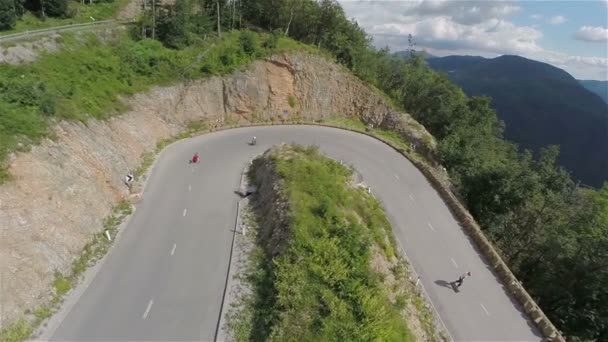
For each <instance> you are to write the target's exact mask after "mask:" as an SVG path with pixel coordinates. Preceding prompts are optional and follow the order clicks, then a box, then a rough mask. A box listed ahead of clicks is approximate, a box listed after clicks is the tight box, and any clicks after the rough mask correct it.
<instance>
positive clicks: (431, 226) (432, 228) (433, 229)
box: [427, 222, 435, 231]
mask: <svg viewBox="0 0 608 342" xmlns="http://www.w3.org/2000/svg"><path fill="white" fill-rule="evenodd" d="M427 224H428V225H429V228H431V230H432V231H435V227H433V225H432V224H431V223H430V222H427Z"/></svg>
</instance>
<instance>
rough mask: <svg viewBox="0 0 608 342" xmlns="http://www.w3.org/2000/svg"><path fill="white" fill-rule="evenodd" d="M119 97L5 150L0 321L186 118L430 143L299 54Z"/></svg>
mask: <svg viewBox="0 0 608 342" xmlns="http://www.w3.org/2000/svg"><path fill="white" fill-rule="evenodd" d="M125 101H126V102H128V104H129V106H130V108H131V111H129V112H128V113H125V114H123V115H121V116H118V117H114V118H112V119H109V120H107V121H103V122H102V121H96V120H90V121H89V122H88V123H87V124H86V125H84V124H82V123H72V122H61V123H59V124H58V125H57V126H56V127H55V136H56V137H55V139H54V140H47V141H44V142H43V143H42V144H40V145H38V146H34V147H33V148H32V149H31V151H30V152H27V153H21V154H17V155H14V156H12V157H11V160H10V163H9V165H10V166H9V171H10V172H11V174H12V175H13V176H14V181H12V182H10V183H8V184H5V185H2V186H0V229H1V231H0V233H1V234H2V235H1V236H2V238H1V239H0V260H1V261H2V264H1V277H2V281H1V284H2V288H1V291H2V296H1V298H0V307H1V312H0V314H1V318H0V320H1V325H2V326H5V325H6V323H8V322H10V321H12V320H14V319H15V318H16V317H18V315H19V314H21V313H22V312H23V311H24V310H26V309H31V308H33V307H35V306H36V305H37V304H39V303H41V302H43V301H44V300H45V299H46V298H47V296H48V291H49V289H50V288H51V283H52V280H53V273H54V270H55V269H56V270H59V271H61V272H67V271H69V269H70V265H71V263H72V260H73V259H74V258H75V256H76V255H77V254H78V253H79V252H80V250H81V249H82V247H83V246H84V245H85V244H86V243H87V241H88V240H89V238H90V236H91V234H92V233H93V232H97V231H100V230H101V228H102V220H103V218H104V217H105V216H106V215H108V214H109V213H110V210H111V208H112V206H113V205H114V204H116V203H117V202H118V201H119V200H120V199H121V198H124V196H126V193H125V186H124V184H123V177H124V175H125V174H126V172H127V171H128V170H130V169H133V168H134V167H135V166H136V165H138V164H139V162H140V157H141V155H142V153H144V152H147V151H152V150H153V149H154V148H155V145H156V143H157V142H158V141H159V140H161V139H165V138H169V137H171V136H173V135H175V134H177V133H179V132H180V131H182V130H183V129H184V128H185V127H186V125H187V124H188V122H190V121H193V120H207V121H209V122H211V123H213V124H218V125H219V124H222V123H225V122H227V121H228V122H233V123H238V122H248V121H255V120H258V119H260V118H266V119H272V120H282V119H285V118H287V117H291V118H293V117H294V116H298V117H300V118H302V119H306V120H311V119H315V120H319V119H322V118H328V117H330V116H334V115H341V116H348V117H356V118H361V119H362V120H363V121H364V122H366V123H369V124H374V125H375V126H378V125H382V126H384V127H387V128H394V127H389V126H394V125H400V126H399V130H400V132H401V133H402V134H404V135H406V136H408V137H410V138H412V139H414V140H416V141H418V143H419V144H420V145H423V144H428V142H432V141H433V139H432V137H431V136H430V135H429V134H428V133H427V132H426V131H425V130H424V128H422V127H421V126H419V125H417V124H414V122H413V120H412V119H411V118H410V117H409V116H408V115H407V114H400V115H398V116H395V114H394V109H392V108H391V106H390V104H389V102H388V101H387V100H386V99H385V98H384V96H383V95H382V94H381V93H380V92H378V91H375V90H373V89H370V88H369V87H367V86H366V85H365V84H364V83H363V82H361V81H360V80H359V79H357V78H356V77H354V76H352V75H351V74H349V73H348V72H347V71H346V70H344V69H343V68H342V67H341V66H339V65H336V64H333V63H330V62H328V61H327V60H326V59H324V58H322V57H319V56H313V55H309V54H305V53H294V54H287V55H280V56H274V57H272V58H269V59H268V60H265V61H257V62H254V63H253V64H252V65H250V66H249V67H248V68H247V69H246V70H243V71H239V72H236V73H234V74H232V75H229V76H226V77H221V78H220V77H214V78H211V79H208V80H203V81H196V82H191V83H189V84H180V85H175V86H169V87H157V88H155V89H152V90H151V91H149V92H147V93H142V94H138V95H136V96H134V97H132V98H129V99H125ZM290 104H291V105H290ZM292 105H293V107H292Z"/></svg>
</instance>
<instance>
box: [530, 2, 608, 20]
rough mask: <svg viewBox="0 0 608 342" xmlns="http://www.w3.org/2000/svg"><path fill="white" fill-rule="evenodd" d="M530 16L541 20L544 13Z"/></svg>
mask: <svg viewBox="0 0 608 342" xmlns="http://www.w3.org/2000/svg"><path fill="white" fill-rule="evenodd" d="M606 1H608V0H606ZM530 18H532V19H534V20H540V19H542V18H543V15H542V14H532V15H531V16H530Z"/></svg>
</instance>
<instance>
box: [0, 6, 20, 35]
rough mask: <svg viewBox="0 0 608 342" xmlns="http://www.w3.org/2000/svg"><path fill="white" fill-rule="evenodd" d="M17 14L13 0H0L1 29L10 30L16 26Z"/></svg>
mask: <svg viewBox="0 0 608 342" xmlns="http://www.w3.org/2000/svg"><path fill="white" fill-rule="evenodd" d="M16 21H17V15H16V13H15V2H14V1H13V0H0V30H10V29H12V28H13V27H14V26H15V23H16Z"/></svg>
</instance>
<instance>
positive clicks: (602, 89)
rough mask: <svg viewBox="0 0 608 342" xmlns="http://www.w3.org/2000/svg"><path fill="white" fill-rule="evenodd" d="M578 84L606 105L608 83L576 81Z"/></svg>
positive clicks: (607, 101)
mask: <svg viewBox="0 0 608 342" xmlns="http://www.w3.org/2000/svg"><path fill="white" fill-rule="evenodd" d="M578 82H579V83H580V84H581V85H582V86H583V87H585V88H587V90H589V91H591V92H593V93H595V94H597V95H598V96H599V97H601V98H602V100H604V102H606V103H608V81H594V80H578Z"/></svg>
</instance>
